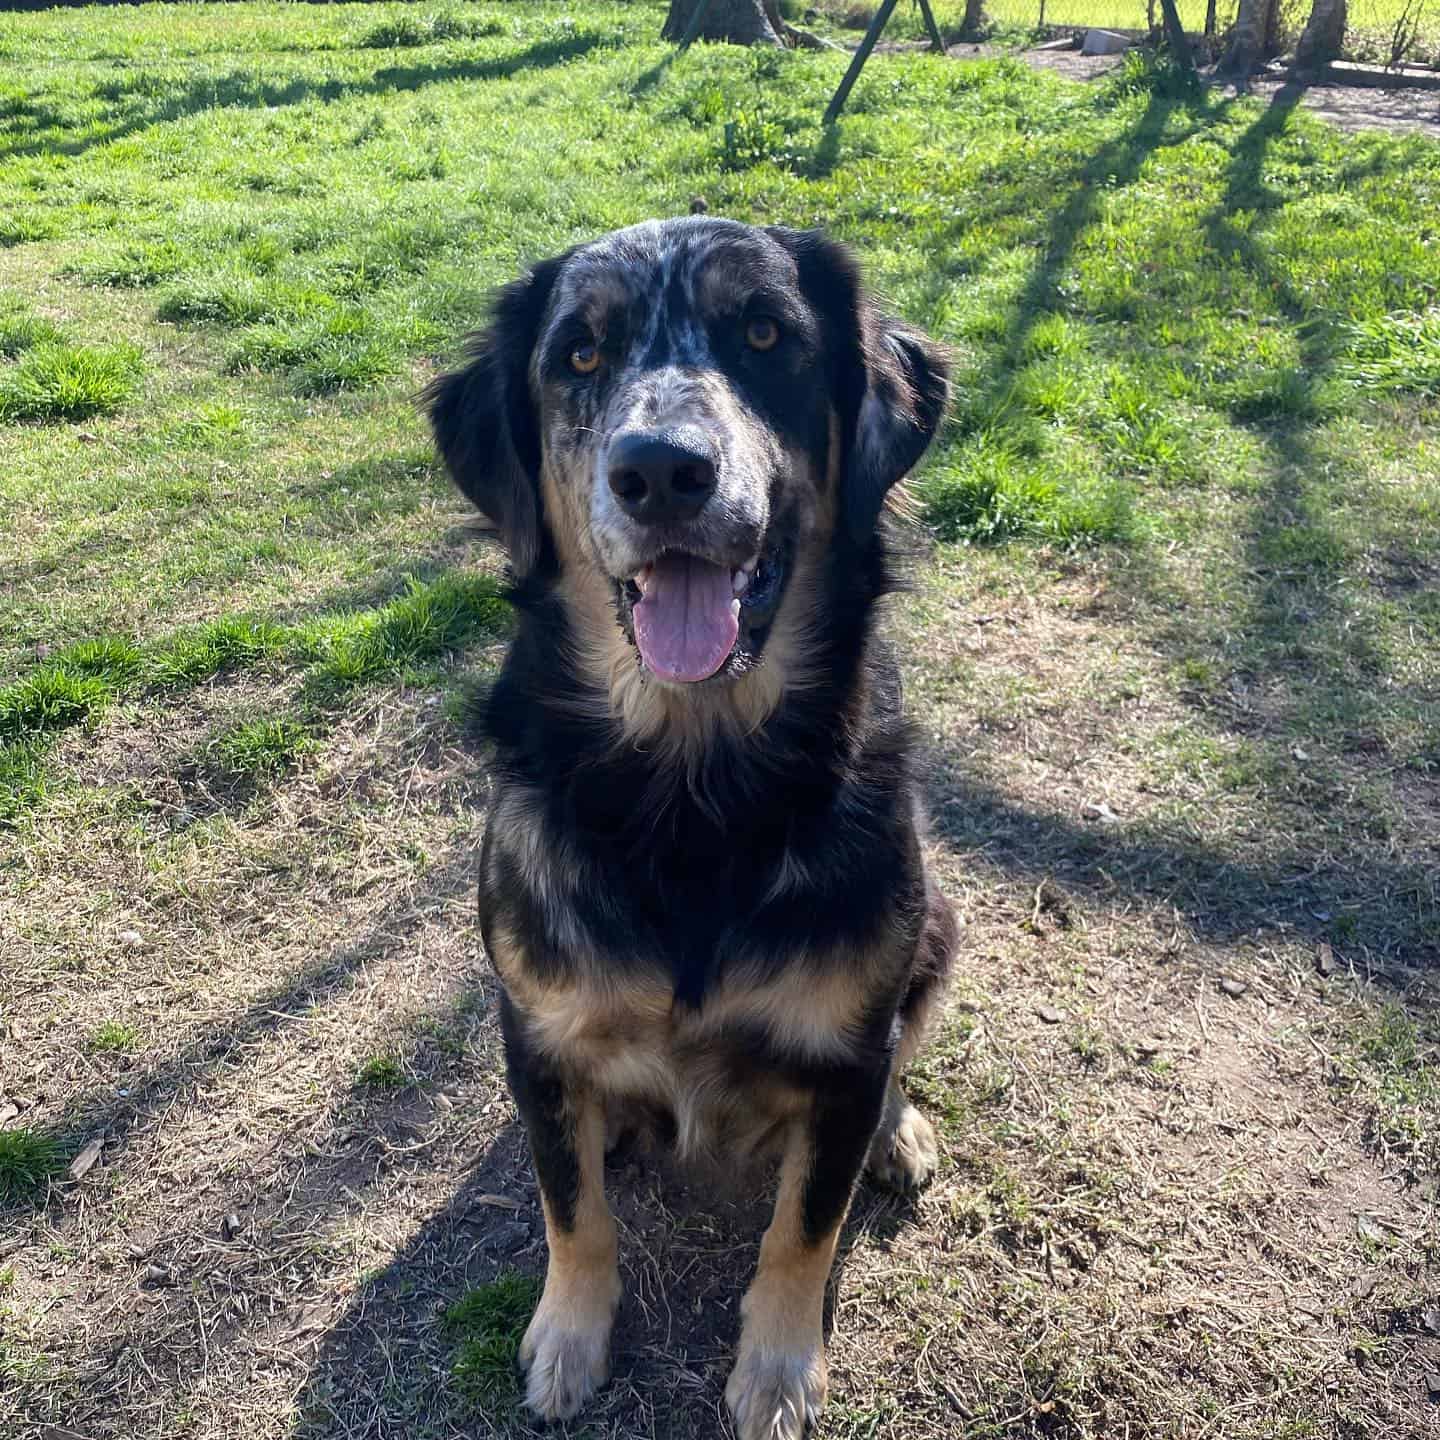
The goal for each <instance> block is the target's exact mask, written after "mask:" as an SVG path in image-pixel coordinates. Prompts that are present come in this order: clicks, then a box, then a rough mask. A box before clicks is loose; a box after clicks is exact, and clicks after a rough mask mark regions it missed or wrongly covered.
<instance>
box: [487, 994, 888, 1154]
mask: <svg viewBox="0 0 1440 1440" xmlns="http://www.w3.org/2000/svg"><path fill="white" fill-rule="evenodd" d="M512 1000H514V1001H515V1002H516V1003H517V1005H518V1008H519V1009H520V1011H521V1013H522V1014H523V1015H524V1016H525V1018H526V1020H527V1022H528V1027H529V1030H530V1034H531V1036H532V1038H533V1039H534V1041H535V1043H536V1044H537V1046H538V1047H539V1048H540V1049H541V1050H542V1051H543V1052H545V1053H546V1055H547V1056H549V1057H550V1058H551V1059H553V1060H555V1061H557V1062H558V1063H560V1064H561V1065H563V1066H564V1067H565V1068H566V1069H568V1070H570V1071H572V1072H577V1073H578V1074H580V1075H581V1076H583V1078H584V1079H585V1080H586V1082H587V1083H588V1084H590V1085H592V1086H593V1087H594V1088H595V1089H597V1090H599V1091H601V1092H603V1093H605V1094H608V1095H612V1096H615V1097H618V1098H626V1099H636V1100H643V1101H649V1102H654V1103H658V1104H660V1105H663V1106H664V1107H666V1108H667V1109H669V1110H670V1111H671V1112H672V1113H673V1114H674V1116H675V1117H676V1120H677V1123H678V1125H679V1128H680V1132H681V1138H682V1142H683V1141H685V1140H686V1136H687V1130H689V1131H695V1132H698V1131H700V1130H702V1129H710V1128H713V1127H714V1125H715V1124H716V1122H717V1112H723V1111H726V1110H729V1109H731V1108H733V1107H735V1106H752V1107H754V1108H755V1109H756V1110H757V1111H758V1112H759V1114H758V1115H757V1119H762V1120H764V1119H773V1118H774V1117H775V1116H776V1115H781V1114H784V1113H785V1112H786V1111H788V1110H792V1109H793V1108H794V1107H795V1106H796V1105H798V1104H799V1103H800V1098H801V1096H802V1094H803V1093H804V1092H805V1090H806V1089H807V1087H806V1086H805V1085H804V1084H803V1083H801V1082H800V1081H799V1078H798V1077H800V1076H801V1075H803V1073H804V1072H805V1071H806V1070H807V1069H808V1068H809V1067H811V1066H817V1065H819V1066H823V1065H826V1064H832V1063H835V1062H837V1061H843V1060H844V1059H846V1058H848V1057H849V1055H850V1054H851V1052H852V1050H853V1046H854V1043H855V1041H856V1037H857V1035H858V1032H859V1028H860V1025H861V1023H862V1017H863V1014H864V1010H865V997H864V995H863V986H861V985H860V983H859V980H858V977H857V976H856V975H855V974H854V972H853V971H852V970H850V969H849V968H848V967H847V968H845V969H837V970H834V971H831V972H830V973H828V974H826V973H823V972H819V971H815V970H811V969H809V968H807V969H806V971H805V973H804V974H800V973H796V972H790V973H787V974H783V975H781V976H779V977H777V978H774V979H772V980H769V981H767V982H765V983H760V984H756V983H753V982H752V981H751V980H749V979H748V978H746V977H737V978H736V979H735V980H733V981H731V982H725V981H722V982H721V983H720V984H719V985H718V986H717V987H716V988H715V989H714V990H713V991H712V992H711V993H710V994H709V995H707V997H706V1000H705V1003H704V1004H703V1005H702V1006H699V1007H696V1006H692V1005H689V1004H686V1003H685V1002H683V1001H681V1000H678V999H676V997H675V994H674V991H673V989H671V988H670V987H669V986H668V985H667V984H666V983H665V981H664V979H662V978H661V977H660V976H658V975H657V976H652V977H643V978H642V977H638V976H637V977H628V976H627V977H625V978H623V979H620V980H617V981H615V982H611V983H601V982H595V981H589V980H586V981H582V982H579V983H576V984H573V985H568V986H565V987H561V988H555V989H549V988H547V989H544V990H532V991H530V992H529V993H528V994H524V995H516V994H513V993H512Z"/></svg>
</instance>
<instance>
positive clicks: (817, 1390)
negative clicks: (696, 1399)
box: [725, 1334, 826, 1440]
mask: <svg viewBox="0 0 1440 1440" xmlns="http://www.w3.org/2000/svg"><path fill="white" fill-rule="evenodd" d="M825 1389H826V1378H825V1345H824V1342H823V1341H821V1340H820V1339H819V1338H818V1337H817V1339H816V1340H815V1342H814V1343H813V1344H811V1345H794V1346H787V1347H784V1348H781V1347H776V1346H768V1345H748V1344H746V1342H745V1337H744V1335H743V1334H742V1335H741V1338H740V1356H739V1358H738V1359H737V1360H736V1361H735V1368H734V1370H732V1371H731V1372H730V1383H729V1384H728V1385H726V1387H725V1403H726V1404H727V1405H729V1407H730V1414H731V1415H732V1416H734V1418H735V1433H736V1435H738V1436H739V1440H800V1437H801V1436H802V1435H804V1434H805V1432H806V1431H807V1430H808V1429H809V1428H810V1427H811V1426H812V1425H814V1424H815V1423H816V1421H817V1420H819V1418H820V1411H821V1409H822V1408H823V1407H824V1405H825Z"/></svg>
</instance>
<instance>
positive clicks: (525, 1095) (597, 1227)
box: [501, 998, 620, 1420]
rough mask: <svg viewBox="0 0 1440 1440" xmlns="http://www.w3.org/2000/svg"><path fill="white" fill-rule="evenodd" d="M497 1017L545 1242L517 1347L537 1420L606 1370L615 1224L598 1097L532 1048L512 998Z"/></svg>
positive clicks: (573, 1400)
mask: <svg viewBox="0 0 1440 1440" xmlns="http://www.w3.org/2000/svg"><path fill="white" fill-rule="evenodd" d="M501 1023H502V1028H503V1030H504V1033H505V1066H506V1070H507V1072H508V1075H509V1079H510V1089H511V1093H512V1094H513V1095H514V1096H515V1103H516V1104H517V1105H518V1106H519V1109H520V1116H521V1119H522V1120H524V1122H525V1129H526V1131H527V1132H528V1134H529V1137H530V1153H531V1155H532V1156H533V1157H534V1161H535V1175H536V1178H537V1180H538V1181H539V1182H540V1199H541V1203H542V1205H543V1206H544V1209H545V1239H546V1242H547V1243H548V1245H549V1247H550V1263H549V1265H548V1267H547V1269H546V1272H545V1293H544V1294H543V1295H542V1296H541V1297H540V1304H539V1306H538V1307H537V1308H536V1311H535V1316H534V1318H533V1319H532V1320H531V1321H530V1328H529V1329H528V1330H527V1331H526V1332H525V1339H524V1340H523V1341H522V1342H521V1346H520V1364H521V1366H522V1367H523V1368H524V1369H525V1370H526V1371H527V1372H528V1374H529V1380H528V1383H527V1385H526V1391H525V1399H526V1403H527V1404H528V1405H529V1406H530V1408H531V1409H532V1410H533V1411H535V1413H536V1414H537V1415H539V1416H540V1417H541V1418H542V1419H545V1420H568V1419H569V1418H570V1417H571V1416H572V1415H574V1414H575V1412H576V1411H577V1410H579V1409H580V1407H581V1406H582V1405H583V1404H584V1403H585V1402H586V1401H587V1400H588V1399H589V1398H590V1397H591V1396H592V1395H593V1394H594V1393H595V1391H596V1390H597V1389H598V1388H599V1387H600V1386H601V1385H603V1384H604V1383H605V1380H606V1377H607V1376H608V1375H609V1372H610V1327H611V1324H612V1322H613V1321H614V1318H615V1306H616V1304H617V1303H618V1302H619V1299H620V1272H619V1269H618V1268H617V1266H616V1260H615V1251H616V1245H615V1221H614V1219H613V1218H612V1216H611V1214H610V1209H609V1206H608V1205H606V1203H605V1114H604V1109H603V1107H602V1105H601V1104H600V1102H599V1099H598V1097H597V1096H595V1095H594V1094H593V1093H591V1092H589V1091H587V1090H586V1089H585V1088H584V1086H583V1085H581V1084H580V1083H579V1082H577V1081H576V1080H575V1079H574V1078H573V1077H572V1076H569V1075H567V1074H565V1073H563V1072H562V1071H561V1070H559V1069H558V1068H557V1067H556V1066H554V1065H553V1064H552V1063H551V1062H550V1061H549V1060H547V1059H546V1058H545V1057H544V1056H543V1055H540V1054H538V1053H537V1052H536V1050H535V1048H534V1046H533V1045H531V1043H530V1041H529V1037H528V1035H527V1034H526V1028H525V1021H524V1018H523V1016H522V1015H521V1014H520V1012H519V1011H517V1010H516V1009H515V1007H514V1006H513V1005H512V1004H511V1002H510V1000H509V999H508V998H506V999H505V1000H504V1001H503V1002H502V1006H501Z"/></svg>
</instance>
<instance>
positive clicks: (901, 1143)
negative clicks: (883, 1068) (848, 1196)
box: [865, 1079, 940, 1192]
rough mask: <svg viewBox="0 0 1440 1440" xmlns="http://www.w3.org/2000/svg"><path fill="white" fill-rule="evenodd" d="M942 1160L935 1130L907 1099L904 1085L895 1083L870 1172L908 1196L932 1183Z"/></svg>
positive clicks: (867, 1164) (873, 1143)
mask: <svg viewBox="0 0 1440 1440" xmlns="http://www.w3.org/2000/svg"><path fill="white" fill-rule="evenodd" d="M939 1160H940V1151H939V1147H938V1146H937V1145H936V1143H935V1130H934V1127H933V1126H932V1125H931V1124H930V1122H929V1121H928V1120H927V1119H926V1118H925V1117H924V1116H923V1115H922V1114H921V1113H920V1112H919V1111H918V1110H917V1109H916V1108H915V1107H914V1106H913V1105H912V1104H911V1103H910V1102H909V1101H908V1100H907V1099H906V1098H905V1092H904V1091H903V1090H901V1088H900V1082H899V1081H898V1080H893V1079H892V1080H891V1081H890V1087H889V1089H887V1090H886V1092H885V1111H884V1113H883V1114H882V1115H881V1117H880V1125H879V1128H878V1129H877V1130H876V1131H875V1138H874V1140H872V1141H871V1142H870V1156H869V1159H867V1160H866V1162H865V1167H866V1169H868V1170H869V1171H870V1173H871V1174H872V1175H873V1176H874V1177H875V1178H876V1179H877V1180H879V1181H880V1182H881V1183H882V1184H884V1185H889V1186H891V1187H892V1188H894V1189H896V1190H900V1191H906V1192H908V1191H911V1190H918V1189H919V1188H920V1187H921V1186H922V1185H924V1184H925V1183H926V1182H927V1181H928V1180H929V1179H930V1177H931V1176H932V1175H933V1174H934V1173H935V1166H936V1165H937V1164H938V1163H939Z"/></svg>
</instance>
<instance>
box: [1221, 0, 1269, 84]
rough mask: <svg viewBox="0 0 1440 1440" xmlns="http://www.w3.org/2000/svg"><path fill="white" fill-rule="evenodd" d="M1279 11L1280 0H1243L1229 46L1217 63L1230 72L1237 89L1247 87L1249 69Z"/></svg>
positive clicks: (1262, 46) (1227, 73) (1265, 40)
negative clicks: (1223, 56)
mask: <svg viewBox="0 0 1440 1440" xmlns="http://www.w3.org/2000/svg"><path fill="white" fill-rule="evenodd" d="M1279 13H1280V5H1279V0H1240V11H1239V14H1237V15H1236V17H1235V29H1234V31H1233V32H1232V33H1231V36H1230V48H1229V50H1227V51H1226V52H1225V58H1224V59H1223V60H1222V61H1221V62H1220V64H1219V65H1218V66H1217V67H1216V68H1217V69H1218V70H1219V72H1220V73H1221V74H1224V75H1229V76H1230V77H1231V78H1232V79H1233V80H1234V81H1235V88H1236V89H1237V90H1244V89H1246V88H1248V85H1249V80H1250V72H1251V71H1252V70H1253V69H1254V68H1255V65H1256V62H1257V61H1258V60H1259V59H1260V53H1261V51H1262V50H1263V49H1264V47H1265V44H1266V42H1267V40H1269V38H1270V34H1271V31H1272V30H1273V29H1274V28H1275V26H1276V24H1277V21H1278V16H1279Z"/></svg>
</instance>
